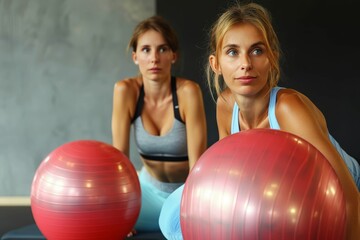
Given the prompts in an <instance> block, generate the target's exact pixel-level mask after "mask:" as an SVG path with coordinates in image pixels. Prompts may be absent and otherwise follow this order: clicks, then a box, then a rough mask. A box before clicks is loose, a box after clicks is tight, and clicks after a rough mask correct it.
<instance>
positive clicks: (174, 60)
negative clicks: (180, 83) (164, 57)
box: [171, 53, 178, 64]
mask: <svg viewBox="0 0 360 240" xmlns="http://www.w3.org/2000/svg"><path fill="white" fill-rule="evenodd" d="M177 57H178V56H177V54H176V53H173V59H172V60H171V63H172V64H174V63H175V62H176V60H177Z"/></svg>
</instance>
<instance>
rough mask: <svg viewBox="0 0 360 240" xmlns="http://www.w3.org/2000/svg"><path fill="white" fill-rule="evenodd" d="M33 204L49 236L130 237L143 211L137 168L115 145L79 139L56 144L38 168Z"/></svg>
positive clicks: (34, 181)
mask: <svg viewBox="0 0 360 240" xmlns="http://www.w3.org/2000/svg"><path fill="white" fill-rule="evenodd" d="M30 199H31V210H32V213H33V216H34V219H35V222H36V224H37V226H38V227H39V229H40V231H41V232H42V233H43V235H44V236H45V237H46V238H47V239H49V240H57V239H59V240H60V239H61V240H64V239H66V240H72V239H78V240H79V239H84V240H85V239H86V240H90V239H96V240H99V239H107V240H108V239H124V238H125V237H126V235H127V234H128V233H129V232H130V231H131V229H132V228H133V226H134V225H135V222H136V220H137V217H138V215H139V212H140V204H141V192H140V184H139V180H138V177H137V173H136V170H135V168H134V166H133V165H132V163H131V162H130V160H129V159H128V158H127V157H126V156H125V155H124V154H123V153H122V152H121V151H119V150H117V149H116V148H115V147H113V146H111V145H109V144H106V143H103V142H99V141H95V140H79V141H73V142H69V143H66V144H64V145H62V146H60V147H58V148H56V149H55V150H53V151H52V152H51V153H50V154H49V155H48V156H47V157H46V158H45V159H44V160H43V161H42V162H41V164H40V166H39V167H38V169H37V170H36V173H35V176H34V179H33V182H32V187H31V198H30Z"/></svg>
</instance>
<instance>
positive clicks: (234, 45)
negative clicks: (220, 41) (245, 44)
mask: <svg viewBox="0 0 360 240" xmlns="http://www.w3.org/2000/svg"><path fill="white" fill-rule="evenodd" d="M259 45H263V46H265V43H263V42H262V41H259V42H256V43H254V44H252V45H251V46H250V48H253V47H256V46H259ZM226 48H239V45H237V44H232V43H230V44H227V45H225V46H224V47H223V49H226Z"/></svg>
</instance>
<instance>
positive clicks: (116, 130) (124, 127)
mask: <svg viewBox="0 0 360 240" xmlns="http://www.w3.org/2000/svg"><path fill="white" fill-rule="evenodd" d="M134 99H136V94H135V92H134V90H133V89H132V88H131V84H130V83H128V82H127V81H126V80H123V81H119V82H117V83H116V84H115V86H114V93H113V110H112V119H111V131H112V141H113V145H114V147H116V148H117V149H119V150H120V151H122V152H123V153H124V154H125V155H126V156H128V157H129V139H130V125H131V117H132V114H133V113H132V111H133V109H134V104H136V100H135V102H134Z"/></svg>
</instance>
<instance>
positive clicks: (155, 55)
mask: <svg viewBox="0 0 360 240" xmlns="http://www.w3.org/2000/svg"><path fill="white" fill-rule="evenodd" d="M150 59H151V62H152V63H154V62H158V61H159V53H158V52H157V51H153V52H152V54H151V57H150Z"/></svg>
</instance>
